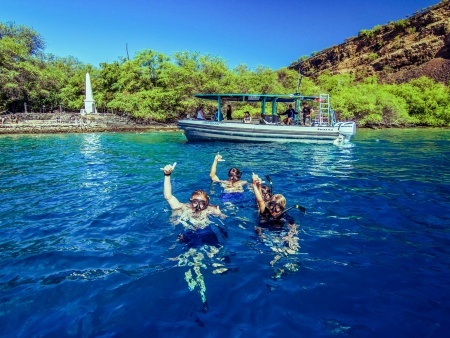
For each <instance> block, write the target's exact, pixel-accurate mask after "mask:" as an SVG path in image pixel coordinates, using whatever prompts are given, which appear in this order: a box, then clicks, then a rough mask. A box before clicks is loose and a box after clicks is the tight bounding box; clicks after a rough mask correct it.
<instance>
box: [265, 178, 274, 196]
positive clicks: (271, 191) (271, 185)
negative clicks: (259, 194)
mask: <svg viewBox="0 0 450 338" xmlns="http://www.w3.org/2000/svg"><path fill="white" fill-rule="evenodd" d="M266 179H267V181H269V184H270V194H271V195H273V183H272V180H271V179H270V176H269V175H266Z"/></svg>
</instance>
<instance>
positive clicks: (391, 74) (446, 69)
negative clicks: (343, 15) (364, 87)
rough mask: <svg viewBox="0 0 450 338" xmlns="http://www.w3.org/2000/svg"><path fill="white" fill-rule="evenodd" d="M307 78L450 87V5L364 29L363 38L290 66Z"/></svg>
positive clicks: (432, 7) (439, 5)
mask: <svg viewBox="0 0 450 338" xmlns="http://www.w3.org/2000/svg"><path fill="white" fill-rule="evenodd" d="M289 68H293V69H296V70H298V69H299V68H300V71H301V73H302V74H303V75H305V76H311V77H315V76H318V75H320V74H321V73H323V72H324V71H329V72H330V73H331V74H339V73H353V74H355V75H356V78H357V79H362V78H364V77H367V76H370V75H375V74H376V75H377V76H378V78H379V79H380V80H381V81H383V82H397V83H401V82H406V81H409V80H411V79H413V78H418V77H420V76H423V75H425V76H428V77H430V78H433V79H435V80H437V81H439V82H443V83H446V84H449V83H450V1H449V0H445V1H441V2H440V3H439V4H437V5H434V6H431V7H429V8H428V9H426V10H422V11H420V12H418V13H416V14H415V15H414V16H412V17H410V18H408V19H404V20H399V21H396V22H390V23H389V24H387V25H384V26H376V27H374V28H372V29H371V30H362V31H360V33H359V35H358V37H353V38H349V39H347V40H346V41H345V42H344V43H342V44H340V45H338V46H333V47H331V48H327V49H325V50H323V51H321V52H319V53H317V54H316V55H314V56H312V57H310V58H308V59H306V60H303V61H299V62H295V63H293V64H291V65H290V66H289Z"/></svg>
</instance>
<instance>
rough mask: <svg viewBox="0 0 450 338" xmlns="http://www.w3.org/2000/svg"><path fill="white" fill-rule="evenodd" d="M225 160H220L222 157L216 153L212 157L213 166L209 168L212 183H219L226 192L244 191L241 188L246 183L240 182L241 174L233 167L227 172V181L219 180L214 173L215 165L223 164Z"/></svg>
mask: <svg viewBox="0 0 450 338" xmlns="http://www.w3.org/2000/svg"><path fill="white" fill-rule="evenodd" d="M223 161H225V160H223V159H222V155H220V154H219V153H217V155H216V156H215V157H214V161H213V164H212V166H211V171H210V173H209V177H211V180H212V181H213V182H220V183H221V184H222V186H223V187H224V188H225V190H226V192H242V191H244V189H243V186H244V185H245V184H246V183H247V181H243V180H241V175H242V172H241V171H240V170H239V169H238V168H236V167H234V168H231V169H230V170H229V171H228V179H227V180H226V181H223V180H221V179H220V178H219V177H218V176H217V174H216V172H217V163H218V162H223Z"/></svg>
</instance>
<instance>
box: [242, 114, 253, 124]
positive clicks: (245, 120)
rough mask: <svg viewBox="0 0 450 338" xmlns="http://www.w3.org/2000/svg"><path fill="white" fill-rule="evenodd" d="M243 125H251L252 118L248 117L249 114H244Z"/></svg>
mask: <svg viewBox="0 0 450 338" xmlns="http://www.w3.org/2000/svg"><path fill="white" fill-rule="evenodd" d="M242 122H244V123H252V117H251V116H250V113H249V112H248V111H246V112H245V113H244V119H243V120H242Z"/></svg>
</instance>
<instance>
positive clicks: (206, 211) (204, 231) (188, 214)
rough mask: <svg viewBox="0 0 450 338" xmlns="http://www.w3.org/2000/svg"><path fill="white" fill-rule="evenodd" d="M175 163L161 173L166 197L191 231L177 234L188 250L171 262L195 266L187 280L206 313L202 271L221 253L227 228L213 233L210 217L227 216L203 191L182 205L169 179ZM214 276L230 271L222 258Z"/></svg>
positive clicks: (193, 195)
mask: <svg viewBox="0 0 450 338" xmlns="http://www.w3.org/2000/svg"><path fill="white" fill-rule="evenodd" d="M175 166H176V162H175V163H174V164H173V165H171V164H168V165H166V166H165V167H164V168H161V170H163V171H164V198H165V199H166V201H167V203H169V206H170V208H171V209H172V210H174V211H179V221H180V222H182V223H183V224H184V225H185V227H188V230H187V231H185V232H184V233H181V234H179V235H178V238H177V240H178V242H180V243H183V244H185V248H186V249H187V251H186V252H185V253H183V254H181V255H179V256H178V257H176V258H172V259H171V260H175V261H178V266H186V265H188V266H192V269H191V268H189V269H188V270H187V271H186V272H185V280H186V282H187V284H188V287H189V290H190V291H193V290H194V289H197V290H198V292H199V294H200V297H201V299H202V303H203V311H207V309H208V303H207V301H206V284H205V280H204V277H203V274H202V272H201V268H205V267H206V265H205V262H204V260H205V259H206V257H208V258H209V259H212V258H213V257H215V255H216V254H217V253H218V252H219V250H220V248H221V247H222V244H221V243H220V241H219V237H218V234H219V235H221V237H227V236H228V235H227V233H226V229H223V228H220V227H219V229H218V230H217V231H218V232H217V231H214V229H213V227H211V223H212V222H211V221H210V220H209V217H208V216H210V215H213V216H221V217H222V218H223V217H225V215H224V214H222V212H221V211H220V209H219V207H218V206H214V205H211V204H210V203H209V196H208V194H207V193H206V192H205V191H204V190H195V191H194V192H193V193H192V194H191V198H190V200H189V203H180V202H179V201H178V199H177V198H176V197H175V196H173V195H172V183H171V181H170V176H171V174H172V172H173V170H174V169H175ZM213 268H214V270H213V273H224V272H226V271H228V268H227V267H226V266H225V265H224V264H223V263H222V261H221V260H220V258H216V261H215V263H214V265H213Z"/></svg>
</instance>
